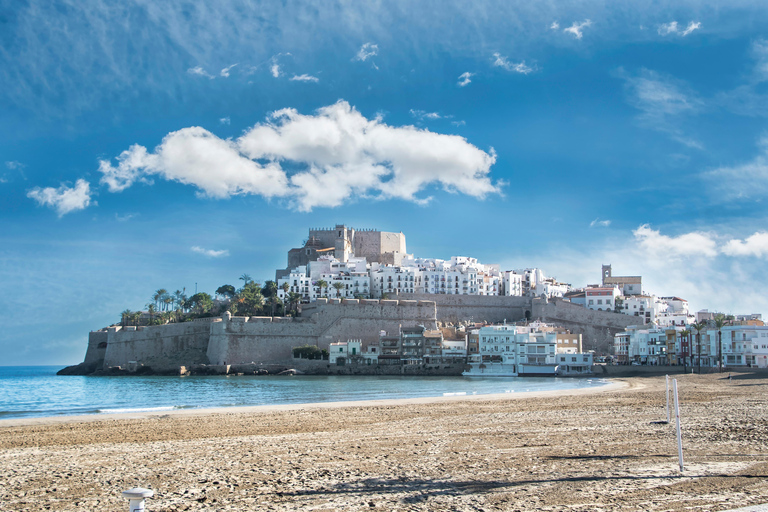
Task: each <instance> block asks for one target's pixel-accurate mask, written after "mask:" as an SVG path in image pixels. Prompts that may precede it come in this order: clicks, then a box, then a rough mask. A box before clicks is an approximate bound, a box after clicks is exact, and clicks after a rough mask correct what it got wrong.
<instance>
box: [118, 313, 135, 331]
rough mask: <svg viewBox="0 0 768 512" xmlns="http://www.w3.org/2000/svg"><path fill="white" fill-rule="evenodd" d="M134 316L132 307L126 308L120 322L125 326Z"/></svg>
mask: <svg viewBox="0 0 768 512" xmlns="http://www.w3.org/2000/svg"><path fill="white" fill-rule="evenodd" d="M132 316H133V312H132V311H131V310H130V309H126V310H125V311H123V312H122V313H121V314H120V318H121V319H120V323H121V324H122V326H123V327H125V326H126V325H127V324H128V323H129V322H130V321H131V317H132Z"/></svg>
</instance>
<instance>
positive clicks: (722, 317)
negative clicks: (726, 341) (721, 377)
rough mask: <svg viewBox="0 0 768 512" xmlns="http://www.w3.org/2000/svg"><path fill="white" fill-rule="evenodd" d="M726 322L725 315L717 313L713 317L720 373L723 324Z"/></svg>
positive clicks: (721, 371) (721, 366)
mask: <svg viewBox="0 0 768 512" xmlns="http://www.w3.org/2000/svg"><path fill="white" fill-rule="evenodd" d="M726 323H727V319H726V318H725V315H723V314H719V315H717V316H716V317H715V327H717V359H718V364H719V366H720V373H723V326H724V325H725V324H726Z"/></svg>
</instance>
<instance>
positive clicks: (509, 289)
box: [499, 270, 523, 297]
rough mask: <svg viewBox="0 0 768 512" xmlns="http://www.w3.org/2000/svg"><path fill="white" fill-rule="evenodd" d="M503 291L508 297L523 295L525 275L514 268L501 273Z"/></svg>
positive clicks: (502, 293)
mask: <svg viewBox="0 0 768 512" xmlns="http://www.w3.org/2000/svg"><path fill="white" fill-rule="evenodd" d="M500 279H501V293H500V294H499V295H506V296H507V297H521V296H522V295H523V276H522V275H520V274H518V273H517V272H515V271H514V270H506V271H505V272H504V273H503V274H501V277H500Z"/></svg>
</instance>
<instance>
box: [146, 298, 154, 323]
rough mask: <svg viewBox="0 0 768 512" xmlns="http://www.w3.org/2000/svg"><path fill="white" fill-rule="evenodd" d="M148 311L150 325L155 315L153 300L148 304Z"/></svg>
mask: <svg viewBox="0 0 768 512" xmlns="http://www.w3.org/2000/svg"><path fill="white" fill-rule="evenodd" d="M147 311H148V312H149V325H152V320H153V319H154V317H155V305H154V304H152V303H151V302H150V303H149V304H147Z"/></svg>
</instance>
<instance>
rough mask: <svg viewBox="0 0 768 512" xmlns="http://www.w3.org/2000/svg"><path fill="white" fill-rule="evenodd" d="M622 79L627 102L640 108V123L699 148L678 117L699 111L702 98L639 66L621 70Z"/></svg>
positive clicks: (700, 147) (672, 80) (681, 83)
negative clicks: (634, 69)
mask: <svg viewBox="0 0 768 512" xmlns="http://www.w3.org/2000/svg"><path fill="white" fill-rule="evenodd" d="M620 76H622V78H624V79H625V83H626V88H627V92H628V96H629V102H630V104H631V105H632V106H634V107H635V108H637V109H638V110H640V111H642V114H641V115H640V116H639V120H640V121H641V123H642V124H643V125H645V126H647V127H649V128H653V129H655V130H658V131H661V132H664V133H666V134H668V135H669V136H670V137H671V138H672V139H673V140H676V141H678V142H680V143H681V144H684V145H686V146H688V147H690V148H696V149H702V145H701V143H700V142H699V141H697V140H695V139H694V138H691V137H690V136H688V135H686V134H685V133H684V132H683V131H682V130H681V129H680V128H679V127H678V125H679V122H680V119H681V118H682V117H683V116H686V115H692V114H696V113H698V112H699V111H700V110H701V109H702V107H703V106H704V102H703V101H702V100H701V99H700V98H699V97H698V95H697V94H696V93H695V92H694V91H692V90H690V88H688V87H687V86H686V85H685V84H684V83H683V82H681V81H679V80H675V79H674V78H671V77H665V76H662V75H661V74H659V73H657V72H655V71H650V70H645V69H644V70H642V71H641V72H640V73H639V74H638V75H635V76H631V75H628V74H626V73H623V72H621V73H620Z"/></svg>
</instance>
